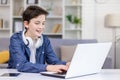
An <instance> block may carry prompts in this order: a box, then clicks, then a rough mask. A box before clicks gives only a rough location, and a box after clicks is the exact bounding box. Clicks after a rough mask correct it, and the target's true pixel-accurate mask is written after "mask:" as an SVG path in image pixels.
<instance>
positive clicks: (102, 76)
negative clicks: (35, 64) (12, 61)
mask: <svg viewBox="0 0 120 80" xmlns="http://www.w3.org/2000/svg"><path fill="white" fill-rule="evenodd" d="M8 72H17V70H15V69H0V75H2V74H3V73H8ZM0 80H65V79H62V78H55V77H48V76H43V75H40V73H23V72H21V74H20V75H19V76H18V77H1V76H0ZM66 80H120V69H103V70H101V72H100V73H98V74H94V75H88V76H82V77H77V78H71V79H66Z"/></svg>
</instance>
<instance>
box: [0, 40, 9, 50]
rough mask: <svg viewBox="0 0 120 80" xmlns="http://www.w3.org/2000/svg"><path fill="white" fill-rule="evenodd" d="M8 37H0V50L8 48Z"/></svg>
mask: <svg viewBox="0 0 120 80" xmlns="http://www.w3.org/2000/svg"><path fill="white" fill-rule="evenodd" d="M9 41H10V40H9V38H0V51H1V50H9V43H10V42H9Z"/></svg>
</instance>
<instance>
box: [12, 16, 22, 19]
mask: <svg viewBox="0 0 120 80" xmlns="http://www.w3.org/2000/svg"><path fill="white" fill-rule="evenodd" d="M13 18H18V19H21V18H22V16H13Z"/></svg>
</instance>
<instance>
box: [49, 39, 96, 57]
mask: <svg viewBox="0 0 120 80" xmlns="http://www.w3.org/2000/svg"><path fill="white" fill-rule="evenodd" d="M50 41H51V45H52V47H53V49H54V51H55V53H56V55H57V56H58V57H59V59H61V51H60V47H61V46H63V45H66V46H68V45H77V44H78V43H79V44H84V43H97V40H96V39H61V38H50Z"/></svg>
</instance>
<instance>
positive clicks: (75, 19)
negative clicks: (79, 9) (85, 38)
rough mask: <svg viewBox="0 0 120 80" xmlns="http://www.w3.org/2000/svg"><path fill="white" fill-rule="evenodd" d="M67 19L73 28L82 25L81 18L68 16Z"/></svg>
mask: <svg viewBox="0 0 120 80" xmlns="http://www.w3.org/2000/svg"><path fill="white" fill-rule="evenodd" d="M66 19H67V20H68V21H69V23H70V27H71V28H75V27H76V26H78V24H81V18H78V17H77V16H73V15H66Z"/></svg>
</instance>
